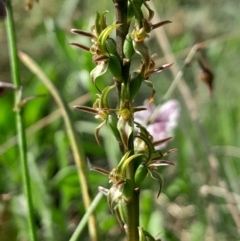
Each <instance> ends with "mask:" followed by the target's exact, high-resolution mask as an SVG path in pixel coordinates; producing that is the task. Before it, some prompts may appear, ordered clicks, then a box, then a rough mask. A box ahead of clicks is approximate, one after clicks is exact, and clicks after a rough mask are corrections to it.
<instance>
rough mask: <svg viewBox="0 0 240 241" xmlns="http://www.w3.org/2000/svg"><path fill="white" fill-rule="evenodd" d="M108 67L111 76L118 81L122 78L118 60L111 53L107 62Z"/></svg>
mask: <svg viewBox="0 0 240 241" xmlns="http://www.w3.org/2000/svg"><path fill="white" fill-rule="evenodd" d="M108 69H109V71H110V72H111V74H112V75H113V77H114V78H115V79H116V80H117V81H118V82H121V79H122V66H121V63H120V60H119V58H118V57H116V56H115V55H111V56H110V58H109V62H108Z"/></svg>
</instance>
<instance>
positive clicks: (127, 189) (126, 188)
mask: <svg viewBox="0 0 240 241" xmlns="http://www.w3.org/2000/svg"><path fill="white" fill-rule="evenodd" d="M132 192H133V185H132V182H131V181H130V180H129V179H127V180H126V181H125V183H124V185H123V190H122V193H123V195H124V199H125V200H126V201H128V200H130V199H131V197H132Z"/></svg>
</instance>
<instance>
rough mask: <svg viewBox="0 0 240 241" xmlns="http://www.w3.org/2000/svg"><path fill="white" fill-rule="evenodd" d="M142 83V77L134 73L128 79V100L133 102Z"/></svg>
mask: <svg viewBox="0 0 240 241" xmlns="http://www.w3.org/2000/svg"><path fill="white" fill-rule="evenodd" d="M142 82H143V76H142V74H141V73H138V72H134V73H133V74H132V75H131V77H130V99H131V100H132V101H133V100H134V98H135V97H136V95H137V93H138V91H139V89H140V87H141V84H142Z"/></svg>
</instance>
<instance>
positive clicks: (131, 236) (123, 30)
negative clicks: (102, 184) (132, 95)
mask: <svg viewBox="0 0 240 241" xmlns="http://www.w3.org/2000/svg"><path fill="white" fill-rule="evenodd" d="M114 4H115V12H116V22H117V23H121V26H120V27H118V28H117V30H116V42H117V51H118V54H119V56H120V58H121V61H122V64H123V66H122V74H123V81H124V83H125V84H126V83H127V81H128V80H129V68H130V63H128V64H124V61H123V59H124V54H123V43H124V40H125V38H126V35H127V33H128V29H129V26H128V23H127V7H128V6H127V5H128V1H127V0H115V1H114ZM117 89H118V91H119V93H121V91H123V90H121V87H120V86H117ZM119 96H121V94H120V95H119ZM124 96H125V95H124ZM125 103H128V105H129V106H128V107H129V109H132V102H131V101H129V100H120V102H119V104H120V105H121V104H123V105H125ZM121 107H122V106H120V109H121ZM132 128H134V127H133V126H132ZM130 145H131V146H129V149H130V150H133V140H132V142H131V143H130ZM126 173H127V175H126V176H127V178H128V179H130V180H131V181H132V183H134V163H133V162H131V163H129V165H128V167H127V170H126ZM125 208H126V214H127V223H126V224H127V227H126V228H125V230H126V234H127V239H128V241H139V234H138V227H139V190H133V191H132V196H131V198H130V200H129V201H128V202H127V203H126V207H125Z"/></svg>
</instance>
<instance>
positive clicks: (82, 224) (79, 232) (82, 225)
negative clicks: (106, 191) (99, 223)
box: [69, 192, 103, 241]
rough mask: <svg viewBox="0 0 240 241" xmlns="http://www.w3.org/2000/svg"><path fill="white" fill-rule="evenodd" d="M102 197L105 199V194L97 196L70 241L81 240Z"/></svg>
mask: <svg viewBox="0 0 240 241" xmlns="http://www.w3.org/2000/svg"><path fill="white" fill-rule="evenodd" d="M102 197H103V194H102V193H100V192H99V193H98V194H97V196H96V197H95V198H94V200H93V201H92V203H91V205H90V207H89V208H88V210H87V211H86V213H85V214H84V216H83V217H82V219H81V222H80V223H79V224H78V226H77V228H76V230H75V231H74V233H73V235H72V237H71V238H70V239H69V241H77V240H79V239H78V238H79V236H80V235H81V233H82V231H83V229H84V227H85V226H86V223H87V220H88V219H89V217H90V216H91V214H92V213H93V212H94V210H95V209H96V207H97V205H98V204H99V202H100V201H101V199H102Z"/></svg>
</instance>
